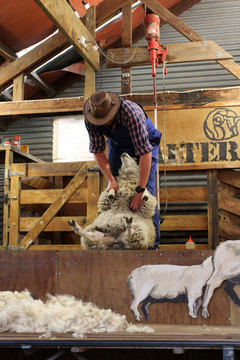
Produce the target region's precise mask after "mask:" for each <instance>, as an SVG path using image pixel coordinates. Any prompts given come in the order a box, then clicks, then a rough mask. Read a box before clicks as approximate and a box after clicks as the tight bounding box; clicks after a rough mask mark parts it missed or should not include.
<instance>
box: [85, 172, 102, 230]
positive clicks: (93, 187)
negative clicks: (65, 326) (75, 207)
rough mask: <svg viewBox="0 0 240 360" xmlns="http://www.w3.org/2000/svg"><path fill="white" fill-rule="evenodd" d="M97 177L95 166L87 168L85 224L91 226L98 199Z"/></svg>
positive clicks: (95, 214) (98, 173)
mask: <svg viewBox="0 0 240 360" xmlns="http://www.w3.org/2000/svg"><path fill="white" fill-rule="evenodd" d="M99 175H100V171H99V169H98V167H97V166H92V167H89V168H88V177H87V193H88V195H87V224H91V223H92V222H93V220H94V219H95V218H96V217H97V215H98V208H97V202H98V198H99V187H100V183H99Z"/></svg>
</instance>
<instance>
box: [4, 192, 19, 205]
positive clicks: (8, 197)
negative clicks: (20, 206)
mask: <svg viewBox="0 0 240 360" xmlns="http://www.w3.org/2000/svg"><path fill="white" fill-rule="evenodd" d="M9 200H17V197H10V196H9V195H8V194H4V196H3V202H4V203H5V204H7V203H8V201H9Z"/></svg>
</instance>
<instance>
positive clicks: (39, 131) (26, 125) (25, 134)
mask: <svg viewBox="0 0 240 360" xmlns="http://www.w3.org/2000/svg"><path fill="white" fill-rule="evenodd" d="M15 135H18V136H20V138H21V144H26V145H28V146H29V153H30V154H31V155H34V156H36V157H38V158H40V159H42V160H44V161H52V142H53V125H52V118H41V117H35V118H32V119H26V118H25V119H18V120H17V121H16V123H15V124H13V125H12V126H10V127H9V129H8V131H6V132H0V137H2V136H4V139H10V140H13V139H14V136H15ZM3 182H4V165H2V164H0V244H1V243H2V228H3V226H2V225H3V223H2V221H3Z"/></svg>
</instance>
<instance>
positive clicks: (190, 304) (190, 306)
mask: <svg viewBox="0 0 240 360" xmlns="http://www.w3.org/2000/svg"><path fill="white" fill-rule="evenodd" d="M195 303H196V298H193V297H191V298H189V299H188V310H189V311H188V313H189V315H190V316H191V317H192V318H193V319H196V318H197V317H198V315H197V313H196V312H195V311H194V304H195Z"/></svg>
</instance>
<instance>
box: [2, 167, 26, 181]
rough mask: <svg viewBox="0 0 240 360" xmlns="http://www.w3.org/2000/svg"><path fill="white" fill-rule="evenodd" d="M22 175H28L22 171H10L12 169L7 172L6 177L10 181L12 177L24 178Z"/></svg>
mask: <svg viewBox="0 0 240 360" xmlns="http://www.w3.org/2000/svg"><path fill="white" fill-rule="evenodd" d="M22 175H26V172H21V171H16V170H14V171H10V169H7V170H6V174H5V177H6V179H9V178H10V177H11V176H22Z"/></svg>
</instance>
